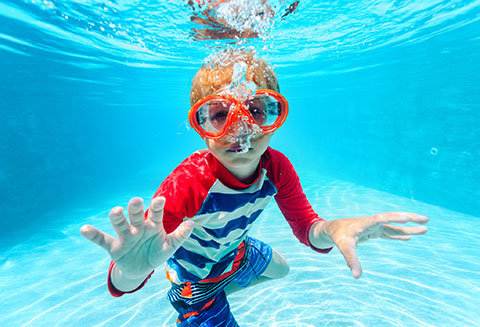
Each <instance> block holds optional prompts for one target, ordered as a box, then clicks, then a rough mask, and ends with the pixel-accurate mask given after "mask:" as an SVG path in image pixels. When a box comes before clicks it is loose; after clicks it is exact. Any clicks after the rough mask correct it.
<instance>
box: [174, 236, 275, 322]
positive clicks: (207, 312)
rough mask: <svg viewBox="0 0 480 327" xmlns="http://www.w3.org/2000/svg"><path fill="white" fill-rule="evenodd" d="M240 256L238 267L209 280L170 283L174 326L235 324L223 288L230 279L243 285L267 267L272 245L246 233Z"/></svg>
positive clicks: (248, 283) (270, 257)
mask: <svg viewBox="0 0 480 327" xmlns="http://www.w3.org/2000/svg"><path fill="white" fill-rule="evenodd" d="M240 246H241V247H244V251H245V252H244V256H243V258H242V260H241V264H240V267H239V268H238V269H237V270H236V271H235V272H234V273H233V274H231V275H228V276H227V277H226V278H224V279H222V280H221V281H218V282H211V283H203V282H197V283H188V282H187V283H182V284H181V285H177V284H174V283H172V288H171V289H170V291H169V292H168V298H169V300H170V302H171V303H172V305H173V307H174V308H175V310H177V312H178V313H179V315H178V319H177V326H178V327H184V326H201V327H207V326H208V327H213V326H215V327H235V326H238V324H237V322H236V321H235V318H234V317H233V315H232V312H231V311H230V306H229V304H228V301H227V296H226V294H225V291H224V288H225V287H226V286H227V285H228V284H229V283H231V282H234V283H236V284H237V285H239V286H241V287H247V286H248V285H250V283H251V282H252V280H254V279H255V278H258V277H259V276H260V275H261V274H262V273H263V272H264V271H265V270H266V269H267V267H268V265H269V263H270V261H271V259H272V248H271V247H270V246H269V245H268V244H266V243H263V242H262V241H259V240H257V239H254V238H252V237H247V238H246V239H245V241H244V242H243V243H242V244H241V245H240Z"/></svg>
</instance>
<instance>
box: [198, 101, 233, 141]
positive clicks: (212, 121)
mask: <svg viewBox="0 0 480 327" xmlns="http://www.w3.org/2000/svg"><path fill="white" fill-rule="evenodd" d="M233 106H234V104H233V103H231V102H230V101H228V100H225V99H214V100H209V101H207V102H205V103H204V104H202V105H201V106H200V107H199V108H198V110H197V114H196V118H197V122H198V124H199V125H200V126H201V127H202V128H203V129H204V130H205V131H207V132H210V133H218V132H220V131H222V130H223V128H224V127H225V124H226V123H227V118H228V113H229V112H230V109H231V108H232V109H233Z"/></svg>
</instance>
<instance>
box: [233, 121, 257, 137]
mask: <svg viewBox="0 0 480 327" xmlns="http://www.w3.org/2000/svg"><path fill="white" fill-rule="evenodd" d="M251 132H252V131H251V128H250V124H249V123H247V122H246V121H245V120H244V119H243V118H242V117H239V118H238V119H237V120H235V121H234V122H233V123H232V125H231V126H230V128H229V133H230V134H231V135H234V136H236V137H245V136H248V135H250V134H251Z"/></svg>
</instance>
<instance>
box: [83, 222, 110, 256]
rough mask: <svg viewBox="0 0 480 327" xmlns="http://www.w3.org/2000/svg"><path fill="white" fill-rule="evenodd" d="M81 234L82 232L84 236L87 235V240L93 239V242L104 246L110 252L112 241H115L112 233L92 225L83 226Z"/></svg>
mask: <svg viewBox="0 0 480 327" xmlns="http://www.w3.org/2000/svg"><path fill="white" fill-rule="evenodd" d="M80 234H82V236H83V237H85V238H86V239H87V240H89V241H92V242H93V243H95V244H97V245H99V246H101V247H102V248H104V249H105V250H107V251H108V252H110V249H111V248H112V243H113V241H114V238H113V237H111V236H110V235H108V234H106V233H104V232H102V231H100V230H98V229H96V228H95V227H93V226H90V225H84V226H82V228H80Z"/></svg>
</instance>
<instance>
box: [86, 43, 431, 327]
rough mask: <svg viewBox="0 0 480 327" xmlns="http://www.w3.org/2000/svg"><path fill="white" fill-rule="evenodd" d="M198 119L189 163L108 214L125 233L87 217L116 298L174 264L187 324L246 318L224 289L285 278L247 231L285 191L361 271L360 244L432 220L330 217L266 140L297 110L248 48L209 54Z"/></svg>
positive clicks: (326, 243) (174, 295) (293, 218)
mask: <svg viewBox="0 0 480 327" xmlns="http://www.w3.org/2000/svg"><path fill="white" fill-rule="evenodd" d="M191 104H192V108H191V110H190V112H189V121H190V123H191V125H192V127H193V128H194V129H195V130H196V131H197V132H198V133H199V134H200V135H201V136H202V138H203V139H204V141H205V142H206V145H207V148H208V150H204V151H198V152H196V153H194V154H192V155H191V156H190V157H188V158H187V159H186V160H185V161H184V162H182V163H181V164H180V165H179V166H178V167H177V168H176V169H175V170H174V171H173V172H172V173H171V174H170V175H169V176H168V177H167V178H166V179H165V181H164V182H163V183H162V184H161V185H160V187H159V189H158V190H157V192H156V193H155V196H154V198H153V200H152V201H151V203H150V207H149V210H148V211H147V212H146V213H145V214H144V209H143V203H142V200H141V199H140V198H133V199H132V200H130V202H129V204H128V215H129V218H130V224H129V223H128V222H127V220H126V218H125V216H124V215H123V212H122V208H121V207H116V208H113V209H112V211H111V212H110V219H111V223H112V225H113V227H114V229H115V231H116V233H117V234H118V239H115V238H113V237H112V236H110V235H108V234H105V233H103V232H101V231H99V230H97V229H95V228H94V227H91V226H83V227H82V229H81V233H82V235H83V236H85V237H86V238H87V239H89V240H91V241H92V242H94V243H96V244H98V245H100V246H101V247H103V248H104V249H106V250H107V251H108V252H109V254H110V256H111V258H112V263H111V265H110V270H109V276H108V288H109V290H110V292H111V294H112V295H113V296H122V295H123V294H125V293H131V292H134V291H136V290H138V289H140V288H141V287H143V285H144V284H145V282H146V281H147V280H148V278H149V277H150V276H151V274H152V273H153V270H154V269H156V268H157V267H158V266H160V265H161V264H164V263H165V266H166V270H167V278H168V279H169V280H170V281H171V283H172V287H171V289H170V291H169V292H168V298H169V300H170V302H171V303H172V305H173V306H174V308H175V309H176V310H177V311H178V313H179V316H178V319H177V326H238V324H237V322H236V321H235V319H234V318H233V316H232V313H231V312H230V308H229V305H228V302H227V299H226V295H227V294H230V293H231V292H234V291H236V290H239V289H242V288H245V287H248V286H250V285H253V284H258V283H261V282H264V281H267V280H271V279H276V278H280V277H283V276H285V275H286V274H287V273H288V271H289V265H288V262H287V260H286V259H285V258H284V257H283V256H282V255H281V254H280V253H278V252H276V251H275V250H273V249H272V248H271V247H270V246H269V245H267V244H265V243H263V242H261V241H259V240H256V239H254V238H251V237H249V236H248V230H249V229H250V227H251V225H252V223H253V222H254V221H255V220H256V219H257V217H258V216H259V215H260V213H261V212H262V210H263V209H264V208H265V207H266V205H267V203H268V201H269V200H270V199H271V198H272V197H275V200H276V202H277V204H278V206H279V208H280V209H281V211H282V213H283V215H284V216H285V218H286V220H287V221H288V223H289V224H290V226H291V227H292V230H293V232H294V234H295V236H296V237H297V238H298V239H299V240H300V241H301V242H302V243H304V244H306V245H307V246H310V247H311V248H312V249H313V250H315V251H317V252H321V253H327V252H329V251H330V250H331V248H332V247H333V246H334V245H335V246H337V247H338V248H339V250H340V251H341V252H342V254H343V255H344V257H345V260H346V262H347V264H348V266H349V267H350V269H351V271H352V274H353V276H354V277H355V278H359V277H360V275H361V266H360V263H359V261H358V259H357V256H356V253H355V248H356V245H357V243H358V242H361V241H365V240H368V239H370V238H377V237H383V238H390V239H400V240H407V239H409V238H410V235H418V234H424V233H426V231H427V229H426V228H425V227H424V226H415V227H399V226H391V225H388V224H387V223H390V222H396V223H406V222H409V221H412V222H416V223H421V224H424V223H426V222H427V221H428V218H426V217H423V216H419V215H416V214H413V213H401V212H391V213H384V214H378V215H375V216H372V217H360V218H343V219H337V220H330V221H325V220H323V219H321V218H319V217H318V216H317V215H316V214H315V212H314V211H313V210H312V208H311V206H310V204H309V203H308V201H307V199H306V197H305V195H304V193H303V191H302V189H301V186H300V182H299V179H298V176H297V174H296V173H295V170H294V169H293V166H292V165H291V164H290V162H289V161H288V159H287V158H286V157H285V156H284V155H283V154H281V153H280V152H278V151H276V150H273V149H271V148H269V147H268V145H269V142H270V139H271V137H272V134H273V132H274V131H275V130H276V129H278V128H279V127H280V126H281V125H282V123H283V122H284V120H285V118H286V116H287V114H288V103H287V100H286V99H285V98H284V97H283V96H282V95H281V94H280V93H279V86H278V81H277V78H276V75H275V74H274V72H273V71H272V70H271V68H270V67H269V65H268V64H267V63H266V62H265V61H263V60H261V59H259V58H257V57H256V56H255V55H253V54H252V53H249V52H241V51H228V52H224V53H222V54H220V55H219V56H218V58H217V60H216V61H213V62H210V63H209V64H205V65H204V66H203V67H202V68H200V70H199V71H198V72H197V74H196V75H195V77H194V79H193V83H192V91H191Z"/></svg>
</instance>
